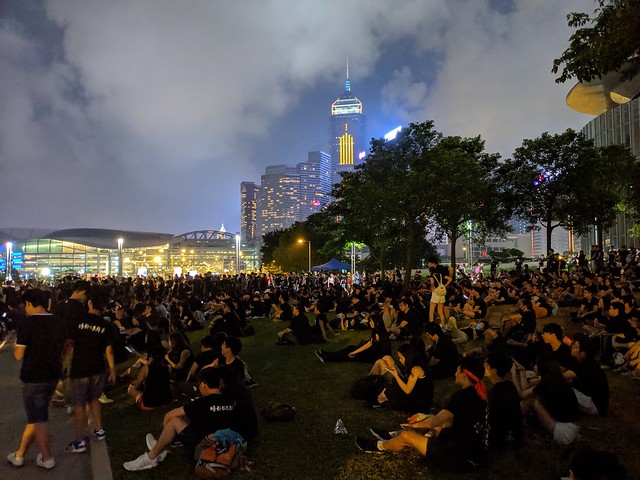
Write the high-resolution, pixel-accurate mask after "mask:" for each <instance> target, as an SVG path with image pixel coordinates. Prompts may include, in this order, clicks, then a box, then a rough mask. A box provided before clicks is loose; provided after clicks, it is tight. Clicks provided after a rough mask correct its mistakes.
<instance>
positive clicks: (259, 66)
mask: <svg viewBox="0 0 640 480" xmlns="http://www.w3.org/2000/svg"><path fill="white" fill-rule="evenodd" d="M594 6H595V4H594V2H593V1H592V0H565V1H563V2H557V1H555V0H520V1H514V2H510V1H488V0H487V1H483V0H467V1H464V0H457V1H445V0H440V1H437V0H434V1H418V0H416V1H411V0H395V1H386V0H385V1H383V0H377V1H376V0H360V1H356V0H323V1H316V0H313V1H312V0H307V1H304V0H279V1H276V0H274V1H257V0H253V1H251V0H243V1H237V0H229V1H213V0H180V1H178V0H164V1H162V0H110V1H103V0H82V1H71V0H50V1H45V2H42V1H35V0H24V1H15V2H10V4H9V6H7V7H5V10H4V11H2V12H0V14H1V15H2V19H1V23H0V102H1V104H0V105H1V110H0V202H1V203H2V206H3V208H2V210H1V211H2V213H0V227H50V228H68V227H105V228H122V229H132V230H148V231H159V232H170V233H176V234H177V233H183V232H187V231H191V230H197V229H208V228H219V227H220V224H221V223H222V222H224V224H225V227H226V228H227V230H229V231H237V230H239V224H240V220H239V190H240V182H241V181H243V180H250V181H256V182H259V180H260V175H261V174H262V173H263V172H264V167H265V166H266V165H271V164H279V163H290V164H295V163H298V162H301V161H305V160H306V157H305V155H306V152H307V151H309V150H313V149H317V148H324V149H326V148H328V143H329V142H328V131H329V128H328V116H329V107H330V104H331V102H332V101H333V100H334V99H335V98H337V97H338V96H339V95H340V94H341V93H342V91H343V85H344V83H343V82H344V77H345V63H346V59H347V57H348V58H349V69H350V77H351V79H352V86H353V91H354V93H355V94H356V95H357V96H358V97H359V98H360V99H361V100H362V101H363V102H364V105H365V112H366V113H367V116H368V125H369V132H368V133H369V136H370V137H372V136H374V137H380V136H382V135H383V134H384V133H385V132H386V130H384V128H386V127H387V126H388V127H393V126H395V125H401V124H406V123H407V122H411V121H423V120H426V119H433V120H434V121H435V123H436V129H438V130H440V131H443V132H444V133H446V134H451V135H464V136H475V135H478V134H480V135H482V137H483V138H485V139H486V141H487V149H488V150H489V151H492V152H499V153H501V154H502V156H503V157H508V156H509V155H510V154H511V153H512V151H513V149H514V148H515V147H517V146H518V145H520V144H521V143H522V140H523V139H524V138H534V137H537V136H538V135H540V134H541V133H542V132H544V131H551V132H558V131H563V130H565V129H566V128H568V127H571V128H574V129H580V128H581V127H582V126H583V125H584V124H585V123H586V122H588V121H589V120H590V117H587V116H584V115H581V114H577V113H575V112H572V111H571V110H569V109H568V108H567V107H566V105H565V103H564V98H565V95H566V93H567V92H568V91H569V89H570V87H571V85H568V84H566V85H556V84H555V83H554V81H553V75H552V74H551V73H550V69H551V65H552V61H553V59H554V58H556V57H557V56H559V55H560V53H561V52H562V51H563V50H564V49H565V48H566V45H567V43H568V38H569V36H570V34H571V31H570V30H569V29H568V27H567V26H566V14H567V13H568V12H570V11H585V12H591V11H592V10H593V9H594ZM388 129H390V128H388Z"/></svg>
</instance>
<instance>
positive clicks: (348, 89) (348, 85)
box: [345, 57, 351, 92]
mask: <svg viewBox="0 0 640 480" xmlns="http://www.w3.org/2000/svg"><path fill="white" fill-rule="evenodd" d="M345 90H346V91H347V92H350V91H351V84H350V83H349V57H347V81H346V82H345Z"/></svg>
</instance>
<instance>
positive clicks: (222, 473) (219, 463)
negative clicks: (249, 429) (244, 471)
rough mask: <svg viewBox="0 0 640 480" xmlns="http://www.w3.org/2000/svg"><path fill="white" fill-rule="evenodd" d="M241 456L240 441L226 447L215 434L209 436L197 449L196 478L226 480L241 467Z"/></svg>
mask: <svg viewBox="0 0 640 480" xmlns="http://www.w3.org/2000/svg"><path fill="white" fill-rule="evenodd" d="M216 433H217V432H216ZM239 438H241V437H239ZM241 456H242V443H241V442H240V441H239V439H238V440H236V441H233V442H231V443H230V444H229V445H227V446H226V447H225V446H223V445H222V444H221V442H220V441H219V440H218V438H217V437H216V434H215V433H212V434H210V435H207V436H206V437H204V438H203V439H202V441H201V442H200V443H199V444H198V446H197V447H196V453H195V460H196V472H195V473H196V477H197V478H226V477H228V476H229V475H231V473H232V471H233V470H234V469H236V468H238V467H239V466H240V463H241Z"/></svg>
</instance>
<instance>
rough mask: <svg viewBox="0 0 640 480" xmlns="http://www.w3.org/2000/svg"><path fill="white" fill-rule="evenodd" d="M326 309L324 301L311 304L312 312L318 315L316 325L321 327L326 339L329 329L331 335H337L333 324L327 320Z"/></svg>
mask: <svg viewBox="0 0 640 480" xmlns="http://www.w3.org/2000/svg"><path fill="white" fill-rule="evenodd" d="M324 309H325V306H324V304H323V303H322V302H315V303H314V304H313V305H311V312H312V313H313V314H314V315H315V317H316V325H318V327H319V328H320V333H321V334H322V338H324V339H325V341H326V340H327V331H329V333H330V334H331V335H335V332H334V331H333V328H331V324H330V323H329V321H328V320H327V313H326V310H324Z"/></svg>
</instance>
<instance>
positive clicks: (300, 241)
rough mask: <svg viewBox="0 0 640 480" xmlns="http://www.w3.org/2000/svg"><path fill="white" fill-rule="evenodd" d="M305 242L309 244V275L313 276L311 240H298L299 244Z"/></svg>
mask: <svg viewBox="0 0 640 480" xmlns="http://www.w3.org/2000/svg"><path fill="white" fill-rule="evenodd" d="M305 242H306V243H308V244H309V275H311V240H303V239H302V238H300V239H298V243H305Z"/></svg>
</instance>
